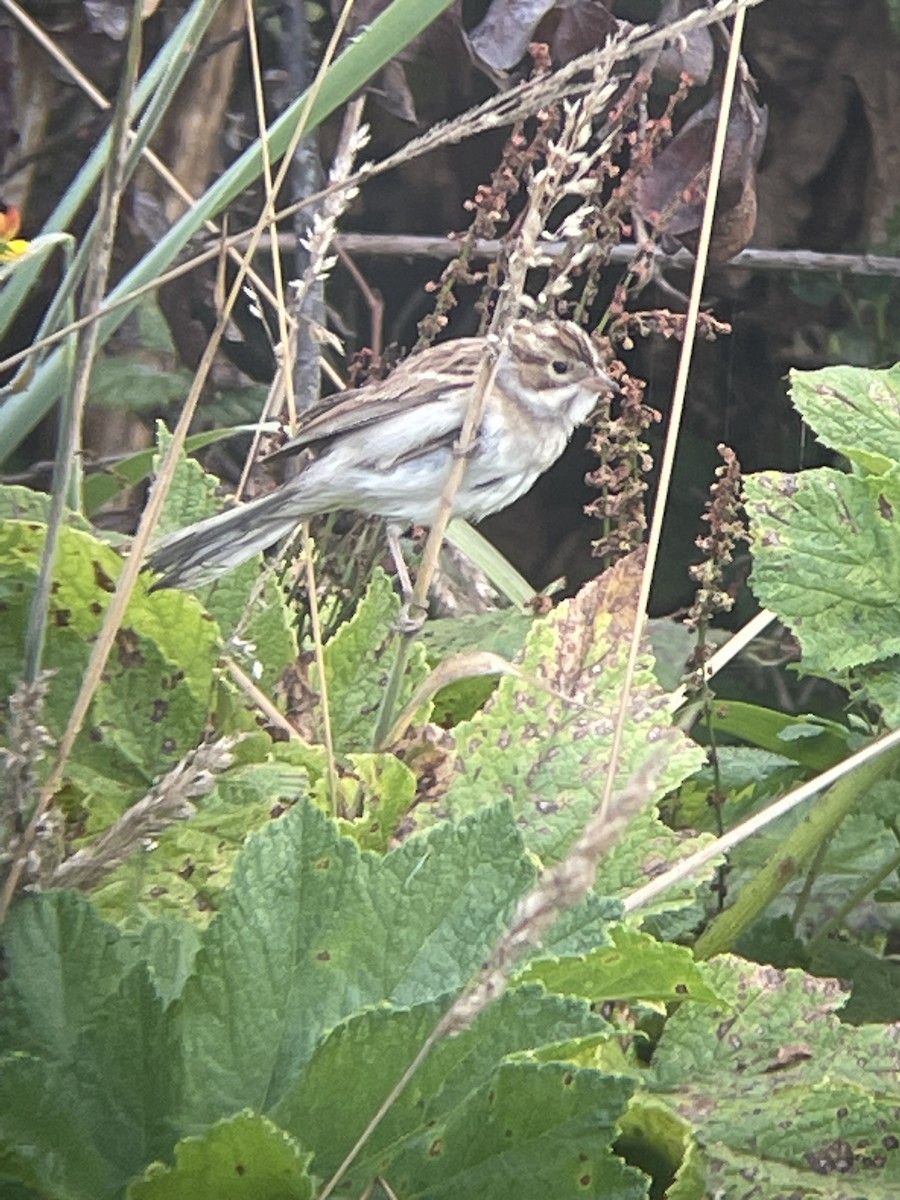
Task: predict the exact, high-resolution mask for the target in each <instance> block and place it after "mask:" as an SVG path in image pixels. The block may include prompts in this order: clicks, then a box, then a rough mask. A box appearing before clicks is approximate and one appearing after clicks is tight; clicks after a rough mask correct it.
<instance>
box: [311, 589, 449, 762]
mask: <svg viewBox="0 0 900 1200" xmlns="http://www.w3.org/2000/svg"><path fill="white" fill-rule="evenodd" d="M399 612H400V602H399V600H398V599H397V597H396V595H395V594H394V588H393V584H392V583H391V581H390V579H388V577H387V575H385V573H384V572H383V571H381V570H376V571H375V572H374V573H373V575H372V579H371V580H370V582H369V586H368V587H367V588H366V592H365V595H364V596H363V598H362V600H360V602H359V605H358V607H357V609H356V612H355V613H354V614H353V616H352V617H351V618H350V620H349V621H347V622H346V623H345V624H343V625H342V626H341V627H340V629H338V631H337V633H335V635H334V637H333V638H331V640H330V641H329V642H328V643H326V645H325V648H324V653H325V674H326V678H327V680H328V702H329V707H330V715H331V733H332V737H333V739H334V745H335V747H336V749H337V750H338V752H339V753H343V754H347V753H349V752H350V751H353V750H362V751H367V750H371V749H372V746H373V744H374V740H375V725H376V722H377V717H378V710H379V706H380V704H381V699H382V697H383V695H384V690H385V687H386V686H387V682H388V678H389V676H390V672H391V664H392V661H393V656H394V653H395V649H396V647H395V643H396V632H395V625H396V621H397V616H398V614H399ZM427 674H428V666H427V662H426V656H425V650H424V647H423V646H422V645H421V644H419V643H418V642H417V643H416V644H415V645H414V646H413V647H412V650H411V652H410V656H409V661H408V663H407V668H406V674H405V676H404V679H403V684H402V686H401V688H400V693H399V695H398V697H397V709H398V711H399V710H400V709H402V708H403V706H404V705H405V704H406V703H408V701H409V700H410V699H411V697H412V695H413V693H414V691H415V690H416V688H417V687H418V686H419V684H420V683H421V682H422V680H423V679H424V678H425V676H426V675H427ZM316 678H317V676H316V673H315V671H313V672H312V680H313V686H314V687H315V686H316Z"/></svg>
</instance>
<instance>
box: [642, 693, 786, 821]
mask: <svg viewBox="0 0 900 1200" xmlns="http://www.w3.org/2000/svg"><path fill="white" fill-rule="evenodd" d="M718 704H719V701H718V700H716V705H717V706H718ZM807 775H808V772H807V771H805V770H804V769H803V768H801V767H800V766H799V764H798V763H796V762H794V761H792V760H791V759H789V758H785V757H783V756H782V755H780V754H769V753H768V752H767V751H765V750H756V749H755V748H752V747H749V746H717V747H716V763H715V766H712V765H710V766H706V767H704V768H703V769H702V770H701V771H698V772H697V773H696V774H695V775H692V776H691V777H690V779H686V780H685V781H684V783H683V784H682V785H681V787H680V788H679V789H678V791H677V792H675V793H673V794H672V795H671V796H669V797H667V798H666V800H665V801H664V803H663V805H662V809H663V815H664V818H665V821H666V823H667V824H668V825H671V826H672V827H673V828H675V829H688V830H703V831H705V832H707V833H718V832H719V831H720V830H721V829H731V828H732V827H733V826H734V825H736V824H737V823H738V822H739V821H742V820H744V818H745V817H748V816H749V815H750V813H752V812H755V811H756V810H757V809H759V808H761V807H762V805H763V804H765V803H767V802H768V801H770V800H773V799H775V798H776V797H778V796H783V795H785V793H786V792H788V791H789V790H790V788H791V787H793V786H794V785H795V784H797V783H801V782H802V781H803V780H804V779H806V778H807Z"/></svg>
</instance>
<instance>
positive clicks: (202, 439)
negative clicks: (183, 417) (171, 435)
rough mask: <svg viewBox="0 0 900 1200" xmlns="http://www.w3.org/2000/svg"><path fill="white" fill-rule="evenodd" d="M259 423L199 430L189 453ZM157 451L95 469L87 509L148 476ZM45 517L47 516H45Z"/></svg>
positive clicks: (188, 446)
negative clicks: (202, 431) (201, 431)
mask: <svg viewBox="0 0 900 1200" xmlns="http://www.w3.org/2000/svg"><path fill="white" fill-rule="evenodd" d="M252 428H255V426H247V425H229V426H228V427H227V428H225V429H209V430H207V431H206V432H205V433H195V434H192V435H191V437H189V438H185V442H184V450H185V454H194V453H196V451H197V450H202V449H203V448H204V447H205V446H211V445H214V444H215V443H216V442H221V441H224V440H225V439H226V438H230V437H234V435H235V434H238V433H244V432H249V431H250V430H251V429H252ZM156 456H157V451H156V450H154V449H147V450H140V451H139V452H138V453H137V454H130V455H128V456H127V457H126V458H120V459H119V460H118V461H117V462H115V463H113V464H111V465H109V464H106V465H104V466H102V467H96V468H92V469H91V470H90V473H89V474H88V476H87V478H86V479H85V481H84V487H83V498H84V510H85V512H87V513H89V514H91V513H95V512H96V511H97V509H98V508H100V506H101V505H103V504H105V503H106V501H107V500H112V498H113V497H114V496H117V495H118V494H119V492H120V491H122V489H123V488H128V487H134V485H135V484H137V483H141V482H142V481H143V480H145V479H148V478H149V477H150V475H151V473H152V471H153V463H154V460H155V459H156ZM41 519H42V520H44V519H45V518H44V517H41Z"/></svg>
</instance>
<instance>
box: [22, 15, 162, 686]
mask: <svg viewBox="0 0 900 1200" xmlns="http://www.w3.org/2000/svg"><path fill="white" fill-rule="evenodd" d="M141 20H142V18H141V0H133V4H132V13H131V23H130V27H129V33H128V45H127V47H126V51H125V69H124V72H123V78H122V79H121V81H120V85H119V100H118V102H117V104H116V107H115V111H114V114H113V123H112V128H111V133H112V143H111V154H110V157H109V161H108V163H107V166H106V170H105V171H104V173H103V186H102V188H101V194H100V202H99V204H98V206H97V229H98V231H101V230H102V236H101V237H100V238H99V239H98V240H99V243H100V244H99V245H98V246H97V251H96V254H95V256H94V259H93V261H92V263H91V266H90V268H89V273H88V279H87V284H86V287H85V295H84V308H85V311H86V312H92V311H95V310H96V309H97V308H99V306H100V303H101V301H102V299H103V291H104V289H105V287H106V283H107V280H108V278H109V264H110V262H111V260H112V250H113V239H114V237H115V230H116V225H117V222H118V217H119V205H120V203H121V199H122V188H123V187H124V183H125V176H124V166H125V161H124V160H125V145H126V138H127V136H128V110H129V101H130V98H131V95H132V91H133V89H134V84H135V81H136V79H137V72H138V67H139V63H140V54H141V33H142V25H141ZM67 303H68V304H69V305H71V303H72V300H71V296H69V297H68V298H67ZM97 333H98V327H97V325H96V324H94V325H89V326H88V327H87V329H85V330H84V332H83V333H81V334H78V335H76V337H75V341H76V344H77V350H76V352H75V355H74V359H75V363H74V373H73V386H72V388H71V389H67V390H66V397H65V402H64V404H63V417H62V421H61V422H60V430H59V440H58V443H57V450H56V462H55V464H54V469H53V491H52V495H51V499H50V512H49V515H48V519H47V536H46V537H45V539H44V548H43V550H42V552H41V565H40V569H39V571H38V578H37V583H36V584H35V589H34V593H33V595H32V597H31V604H30V607H29V611H28V629H27V632H26V635H25V679H26V680H27V682H28V683H34V682H35V681H36V679H37V677H38V674H39V672H40V669H41V659H42V657H43V653H44V640H45V637H46V633H47V615H48V612H49V608H50V592H51V589H52V587H53V568H54V565H55V563H56V550H57V546H58V544H59V531H60V529H61V528H62V525H63V522H64V520H65V509H66V501H67V500H70V501H71V502H72V507H73V508H76V510H78V511H80V509H81V427H82V420H83V417H84V408H85V404H86V403H87V396H88V388H89V386H90V379H91V368H92V366H93V362H94V356H95V353H96V350H97ZM70 490H71V491H72V493H73V494H72V496H71V497H70V496H69V492H70Z"/></svg>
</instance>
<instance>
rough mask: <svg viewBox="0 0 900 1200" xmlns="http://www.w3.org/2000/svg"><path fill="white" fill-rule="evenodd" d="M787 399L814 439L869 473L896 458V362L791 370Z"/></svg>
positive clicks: (899, 408) (899, 434)
mask: <svg viewBox="0 0 900 1200" xmlns="http://www.w3.org/2000/svg"><path fill="white" fill-rule="evenodd" d="M790 379H791V400H792V402H793V405H794V407H795V408H796V409H797V411H798V412H799V413H800V415H801V417H803V419H804V421H806V423H807V424H808V425H809V426H810V427H811V428H812V429H813V430H814V432H815V434H816V436H817V437H818V438H819V440H820V441H822V442H824V443H825V445H826V446H829V447H831V449H833V450H837V451H839V452H840V453H841V454H843V455H845V456H846V457H847V458H849V459H850V460H851V461H852V462H855V463H857V464H858V465H859V466H862V467H863V468H864V469H865V470H867V471H870V472H872V473H875V474H882V473H883V472H884V471H886V470H888V469H889V468H890V467H891V466H892V465H896V464H897V463H900V364H898V365H896V366H893V367H890V368H888V369H887V370H884V371H877V370H872V369H870V368H868V367H848V366H834V367H823V368H822V369H821V370H818V371H791V374H790Z"/></svg>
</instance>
